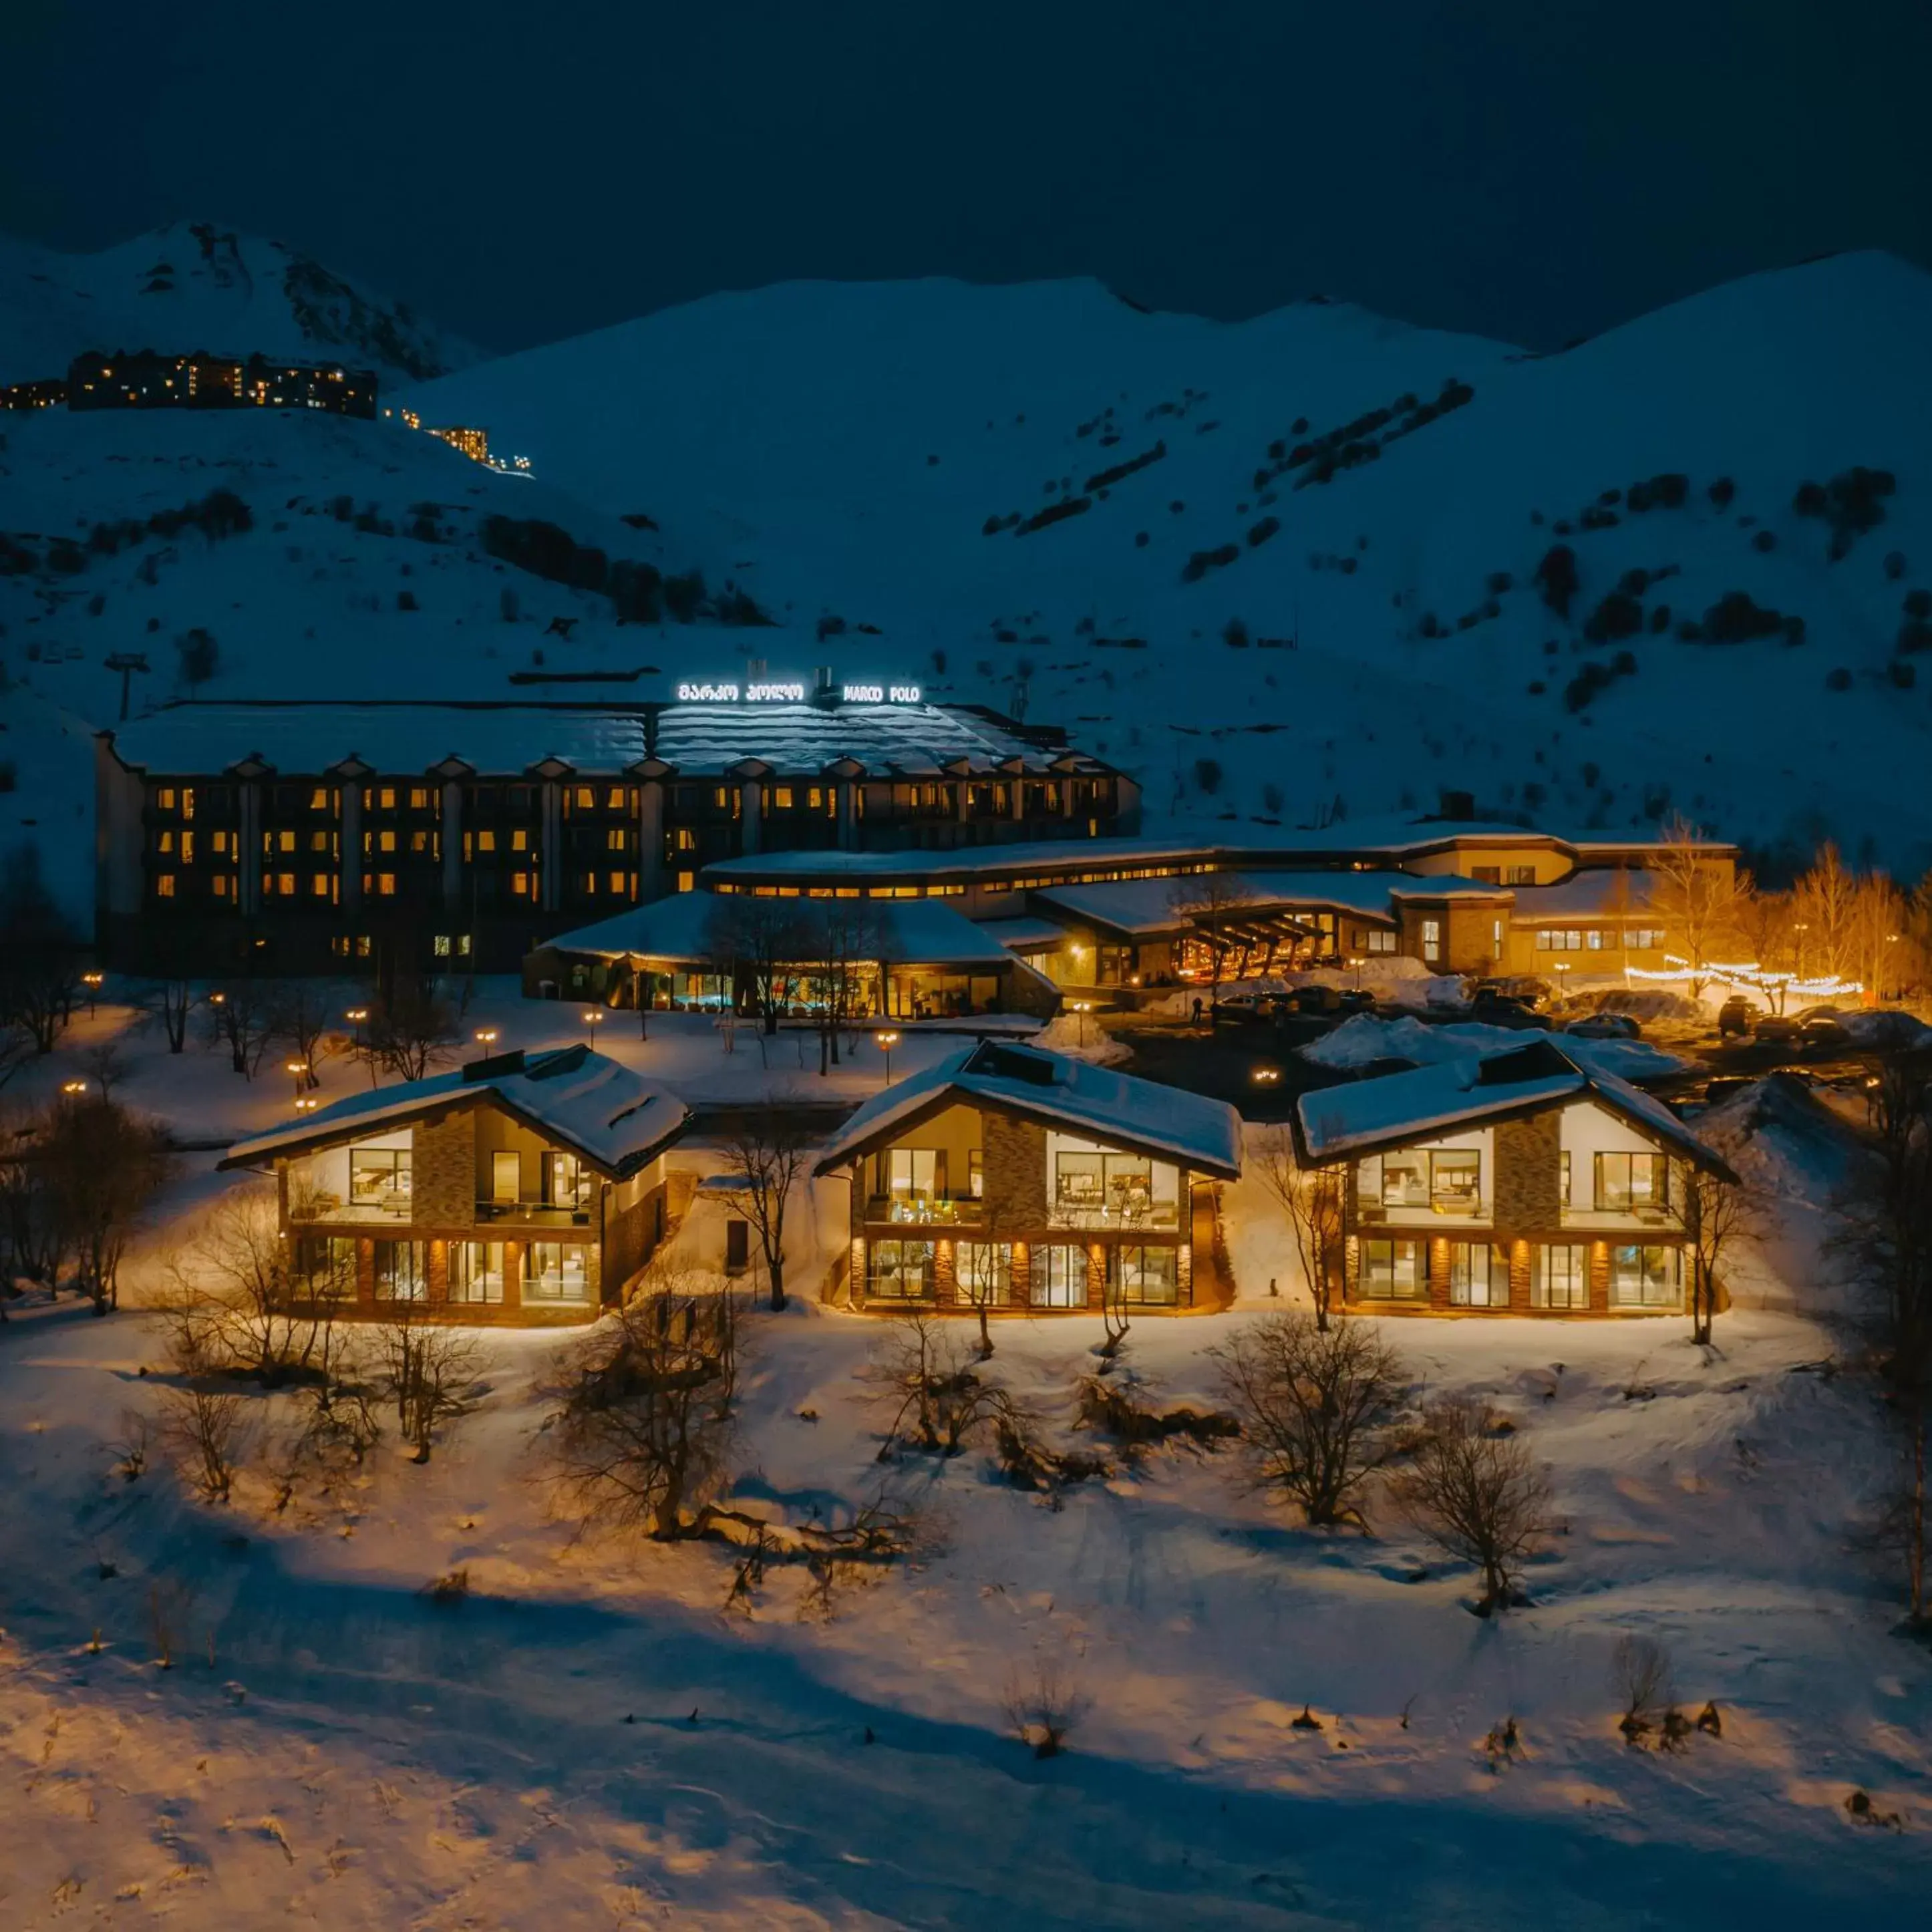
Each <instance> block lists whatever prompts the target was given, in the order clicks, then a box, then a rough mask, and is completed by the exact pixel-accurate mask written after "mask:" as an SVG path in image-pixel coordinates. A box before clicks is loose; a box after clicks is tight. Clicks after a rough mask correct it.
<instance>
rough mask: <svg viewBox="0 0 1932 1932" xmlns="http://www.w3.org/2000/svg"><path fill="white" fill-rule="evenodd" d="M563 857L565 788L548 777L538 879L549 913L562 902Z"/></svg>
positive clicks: (544, 907)
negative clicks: (561, 870) (540, 872)
mask: <svg viewBox="0 0 1932 1932" xmlns="http://www.w3.org/2000/svg"><path fill="white" fill-rule="evenodd" d="M562 857H563V788H562V786H560V785H559V784H558V783H557V781H556V779H554V778H546V779H544V787H543V876H542V877H541V878H540V879H539V880H538V887H539V889H540V890H541V893H542V901H541V903H542V906H543V910H544V911H545V912H554V911H556V909H557V907H558V906H559V904H562V891H563V880H562V875H561V873H560V871H559V867H560V865H561V863H562Z"/></svg>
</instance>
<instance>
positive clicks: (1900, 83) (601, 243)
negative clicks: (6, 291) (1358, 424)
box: [0, 0, 1932, 349]
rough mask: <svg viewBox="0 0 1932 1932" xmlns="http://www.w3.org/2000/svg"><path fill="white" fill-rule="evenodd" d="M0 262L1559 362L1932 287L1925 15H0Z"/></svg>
mask: <svg viewBox="0 0 1932 1932" xmlns="http://www.w3.org/2000/svg"><path fill="white" fill-rule="evenodd" d="M5 15H6V19H7V26H6V28H5V30H4V43H3V44H4V46H5V58H6V63H7V66H8V67H10V68H11V69H12V70H13V73H12V76H11V77H10V79H9V80H7V84H6V93H5V111H4V113H0V230H5V231H7V232H9V233H13V234H16V235H19V236H23V237H26V239H31V240H34V241H39V242H46V243H49V244H51V245H55V246H57V247H62V248H99V247H101V246H104V245H107V244H108V243H110V242H115V241H118V240H121V239H125V238H126V237H127V236H130V235H133V234H134V233H138V232H139V231H140V230H141V229H145V228H151V227H153V226H157V225H158V224H160V223H163V222H164V221H166V220H172V219H175V218H177V217H202V218H206V219H210V220H215V221H217V222H219V223H222V224H223V225H226V226H233V227H237V228H240V229H245V230H249V231H253V232H256V233H263V234H267V235H270V236H277V237H279V238H280V239H284V240H285V241H287V242H291V243H293V244H294V245H296V246H298V247H299V248H304V249H305V250H307V251H309V252H310V253H311V254H314V255H316V256H317V257H320V259H321V260H323V261H324V262H325V263H327V264H328V265H329V266H332V267H334V268H336V269H339V270H340V271H341V272H344V273H347V274H348V275H351V276H352V277H354V278H358V279H359V280H361V281H365V283H367V284H369V285H371V287H374V288H376V289H378V290H382V291H383V292H385V293H389V294H392V295H395V296H401V297H403V298H404V299H406V300H407V301H409V302H411V303H413V304H414V305H416V307H417V308H419V309H420V310H421V311H423V312H424V313H425V314H427V315H429V316H431V317H434V319H436V320H438V321H440V322H441V323H444V324H445V325H446V326H449V327H450V328H452V329H456V330H458V331H459V332H461V333H463V334H465V335H469V336H470V337H472V338H473V339H475V340H476V341H479V342H481V343H482V344H485V345H486V346H487V347H492V348H496V349H514V348H518V347H524V346H526V345H528V344H532V343H535V342H539V341H546V340H548V339H550V338H556V337H558V336H562V335H572V334H575V333H577V332H579V331H581V330H583V329H592V328H595V327H598V326H601V325H602V324H604V323H610V322H616V321H619V320H622V319H624V318H625V317H628V316H632V315H635V314H641V313H643V312H644V311H648V310H650V309H652V308H661V307H662V306H664V305H667V304H669V303H672V302H682V301H685V300H688V299H690V298H691V297H693V296H699V295H703V294H704V293H707V292H709V291H710V290H715V289H719V288H730V287H753V286H755V285H757V284H760V283H763V282H769V281H778V280H782V279H785V278H791V277H798V276H826V277H834V278H868V277H892V276H906V275H925V274H950V275H962V276H965V277H968V278H973V279H975V280H983V281H1012V280H1019V279H1023V278H1034V277H1046V276H1056V275H1080V274H1086V275H1097V276H1100V277H1101V278H1103V279H1104V280H1105V281H1107V282H1108V283H1109V284H1111V285H1112V287H1115V289H1117V290H1120V291H1121V293H1124V294H1125V295H1127V296H1131V297H1132V298H1133V299H1136V301H1139V302H1143V303H1145V304H1147V305H1151V306H1154V307H1157V308H1181V309H1190V310H1195V311H1200V312H1202V313H1204V314H1210V315H1216V316H1223V317H1238V316H1242V315H1247V314H1253V313H1256V312H1257V311H1261V310H1264V309H1266V308H1271V307H1273V306H1274V305H1277V304H1278V303H1280V302H1283V301H1286V300H1288V299H1292V298H1293V297H1295V296H1298V295H1303V294H1307V293H1311V292H1316V291H1319V292H1322V293H1328V294H1330V295H1333V296H1339V297H1345V298H1349V299H1354V300H1356V301H1358V302H1363V303H1364V304H1366V305H1368V306H1370V307H1371V308H1376V309H1378V310H1380V311H1384V312H1385V313H1388V314H1393V315H1397V316H1400V317H1406V318H1408V319H1410V320H1416V321H1419V322H1425V323H1435V324H1438V325H1440V326H1446V327H1453V328H1461V329H1475V330H1478V331H1481V332H1484V333H1485V334H1488V335H1497V336H1502V337H1505V338H1511V339H1514V340H1515V341H1520V342H1523V343H1526V344H1532V345H1535V346H1538V347H1550V346H1553V345H1555V344H1560V343H1562V342H1564V341H1568V340H1569V339H1571V338H1573V337H1575V336H1577V335H1583V334H1586V333H1589V332H1592V331H1595V330H1596V329H1601V328H1603V327H1604V326H1607V325H1608V324H1610V323H1614V322H1616V321H1618V320H1622V319H1623V318H1625V317H1628V316H1631V315H1633V314H1637V313H1639V312H1640V311H1643V310H1645V309H1647V308H1653V307H1655V305H1658V303H1660V302H1667V301H1669V300H1670V299H1673V298H1674V297H1676V296H1681V295H1684V294H1687V293H1691V291H1693V290H1696V289H1698V288H1700V287H1705V286H1706V285H1708V284H1711V283H1712V282H1715V281H1722V280H1724V279H1725V278H1727V277H1730V276H1733V275H1739V274H1742V273H1745V272H1749V271H1750V270H1751V269H1757V268H1762V267H1766V266H1776V265H1778V264H1781V263H1789V262H1792V261H1796V260H1801V259H1802V258H1804V257H1807V256H1810V255H1814V254H1822V253H1824V252H1826V251H1831V250H1833V249H1838V248H1852V247H1867V246H1877V247H1882V248H1891V249H1893V250H1894V251H1897V252H1898V253H1900V254H1904V255H1906V256H1908V257H1911V258H1912V259H1914V260H1918V261H1919V262H1921V263H1928V264H1932V169H1928V167H1927V164H1926V146H1925V139H1926V137H1925V114H1926V109H1925V106H1924V101H1925V96H1926V89H1927V87H1928V86H1932V6H1928V5H1927V4H1926V0H1856V4H1846V0H1838V4H1832V3H1831V0H1811V4H1805V0H1669V3H1668V4H1667V0H1616V4H1610V0H1339V4H1338V0H1322V4H1317V5H1306V4H1302V0H1244V4H1224V5H1216V4H1214V0H1025V4H1017V5H1009V4H1004V0H978V4H974V5H970V6H969V5H955V4H951V0H898V4H896V5H875V4H872V0H690V4H688V5H677V6H670V5H653V4H648V3H647V0H636V4H633V5H621V6H620V5H595V6H593V5H572V4H569V0H552V4H550V5H532V4H531V0H464V4H463V5H460V6H458V5H450V6H446V5H442V4H440V0H391V4H390V5H387V6H385V7H369V6H365V5H362V4H360V0H354V4H339V5H326V6H322V7H307V6H287V7H284V6H279V5H263V4H261V0H256V4H254V5H241V4H237V3H236V0H193V4H191V5H187V6H184V7H172V8H162V7H139V8H136V7H132V6H128V7H121V6H117V5H102V4H101V0H93V4H91V5H86V6H81V5H68V4H63V3H62V0H7V5H6V6H5Z"/></svg>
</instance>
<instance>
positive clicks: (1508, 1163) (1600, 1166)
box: [1295, 1039, 1735, 1316]
mask: <svg viewBox="0 0 1932 1932" xmlns="http://www.w3.org/2000/svg"><path fill="white" fill-rule="evenodd" d="M1295 1130H1296V1133H1297V1137H1298V1141H1299V1143H1300V1148H1299V1151H1300V1154H1301V1157H1302V1159H1303V1160H1304V1163H1307V1164H1309V1165H1312V1166H1333V1165H1337V1164H1340V1163H1344V1162H1346V1163H1347V1186H1346V1190H1345V1199H1344V1206H1343V1250H1344V1255H1345V1260H1344V1265H1343V1282H1342V1284H1341V1286H1342V1289H1343V1298H1344V1300H1345V1301H1346V1303H1347V1304H1348V1305H1349V1306H1351V1307H1359V1308H1361V1310H1364V1311H1373V1312H1374V1313H1387V1314H1397V1313H1417V1314H1444V1313H1466V1312H1467V1313H1476V1312H1478V1311H1483V1310H1487V1311H1489V1312H1490V1313H1499V1314H1519V1315H1520V1314H1535V1315H1553V1316H1567V1315H1619V1314H1629V1315H1654V1314H1660V1313H1665V1312H1667V1311H1673V1310H1678V1309H1680V1308H1682V1307H1684V1306H1685V1301H1686V1289H1687V1287H1688V1283H1689V1279H1690V1273H1691V1269H1692V1268H1694V1265H1695V1261H1694V1253H1693V1252H1692V1250H1691V1244H1690V1243H1689V1241H1688V1236H1687V1232H1686V1228H1685V1197H1686V1192H1687V1189H1688V1187H1689V1185H1690V1182H1691V1176H1692V1175H1693V1174H1694V1172H1697V1171H1698V1170H1702V1171H1703V1172H1706V1173H1711V1174H1715V1175H1718V1176H1720V1177H1721V1178H1724V1179H1725V1180H1731V1179H1733V1178H1735V1177H1733V1175H1731V1173H1730V1169H1728V1168H1727V1166H1725V1164H1724V1162H1723V1161H1722V1160H1721V1159H1720V1158H1719V1157H1718V1155H1717V1154H1715V1152H1713V1151H1712V1149H1711V1148H1709V1147H1707V1146H1706V1145H1705V1143H1704V1142H1703V1141H1701V1140H1700V1139H1698V1137H1697V1136H1696V1135H1695V1134H1694V1133H1691V1131H1690V1130H1689V1129H1688V1127H1685V1125H1684V1124H1683V1123H1682V1121H1679V1119H1678V1118H1677V1117H1676V1115H1674V1114H1673V1113H1672V1112H1670V1109H1668V1108H1667V1107H1666V1106H1664V1104H1663V1103H1661V1101H1659V1100H1655V1099H1653V1098H1652V1097H1651V1096H1650V1095H1649V1094H1643V1093H1640V1092H1639V1091H1638V1090H1637V1088H1634V1087H1633V1086H1631V1085H1630V1084H1629V1082H1627V1081H1624V1080H1621V1079H1617V1078H1616V1076H1613V1075H1610V1074H1607V1073H1595V1072H1592V1071H1590V1070H1588V1069H1586V1067H1583V1066H1581V1065H1580V1064H1578V1063H1577V1061H1576V1060H1574V1059H1573V1058H1571V1056H1570V1055H1568V1054H1567V1053H1565V1052H1564V1050H1563V1049H1562V1046H1560V1045H1559V1044H1558V1043H1556V1041H1555V1040H1549V1039H1542V1040H1536V1041H1535V1042H1534V1043H1532V1044H1530V1045H1529V1046H1522V1047H1516V1048H1510V1049H1505V1050H1504V1051H1503V1052H1499V1053H1495V1054H1491V1055H1485V1056H1483V1057H1481V1058H1478V1057H1475V1056H1472V1057H1470V1058H1464V1059H1457V1060H1452V1061H1446V1062H1445V1063H1443V1064H1439V1065H1437V1066H1433V1067H1418V1068H1415V1069H1414V1070H1412V1071H1410V1072H1407V1073H1393V1074H1389V1075H1386V1076H1383V1077H1382V1078H1380V1079H1368V1080H1363V1081H1358V1082H1354V1083H1352V1084H1351V1085H1345V1086H1339V1087H1328V1088H1320V1089H1318V1090H1317V1091H1314V1092H1313V1093H1309V1094H1303V1095H1302V1096H1301V1098H1300V1099H1299V1100H1298V1102H1297V1103H1296V1116H1295Z"/></svg>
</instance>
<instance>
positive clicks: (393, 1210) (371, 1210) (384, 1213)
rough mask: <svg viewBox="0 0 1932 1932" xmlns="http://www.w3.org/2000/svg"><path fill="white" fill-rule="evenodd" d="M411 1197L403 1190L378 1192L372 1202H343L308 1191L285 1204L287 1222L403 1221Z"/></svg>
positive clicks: (407, 1216)
mask: <svg viewBox="0 0 1932 1932" xmlns="http://www.w3.org/2000/svg"><path fill="white" fill-rule="evenodd" d="M415 1207H416V1201H415V1197H414V1196H412V1195H410V1194H409V1193H400V1192H399V1193H387V1194H384V1195H382V1196H379V1197H378V1198H377V1199H374V1200H373V1201H344V1199H342V1198H341V1196H340V1195H335V1194H309V1195H305V1196H302V1198H301V1199H299V1200H291V1201H290V1203H289V1219H290V1220H291V1221H367V1222H373V1223H376V1224H377V1225H378V1226H383V1225H389V1224H393V1223H396V1222H398V1221H407V1220H409V1219H410V1216H411V1214H413V1212H414V1211H415Z"/></svg>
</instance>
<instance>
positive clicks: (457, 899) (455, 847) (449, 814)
mask: <svg viewBox="0 0 1932 1932" xmlns="http://www.w3.org/2000/svg"><path fill="white" fill-rule="evenodd" d="M441 836H442V839H443V911H444V912H445V913H446V914H448V915H449V916H451V917H452V918H454V917H456V916H458V914H460V913H461V912H462V910H463V786H462V784H461V783H460V781H458V779H455V778H446V779H445V780H444V781H443V826H442V833H441ZM459 925H460V921H459ZM470 944H472V946H473V945H474V944H475V940H474V939H472V941H470Z"/></svg>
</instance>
